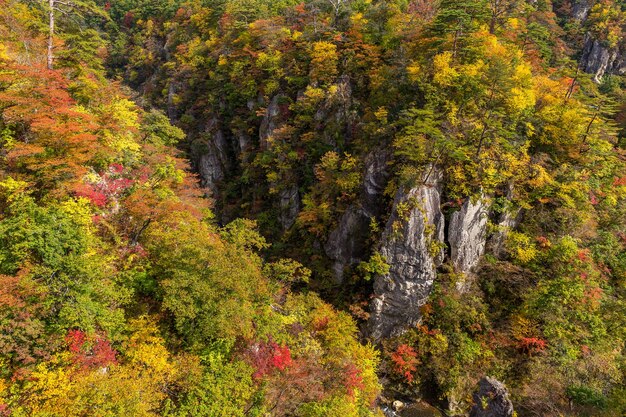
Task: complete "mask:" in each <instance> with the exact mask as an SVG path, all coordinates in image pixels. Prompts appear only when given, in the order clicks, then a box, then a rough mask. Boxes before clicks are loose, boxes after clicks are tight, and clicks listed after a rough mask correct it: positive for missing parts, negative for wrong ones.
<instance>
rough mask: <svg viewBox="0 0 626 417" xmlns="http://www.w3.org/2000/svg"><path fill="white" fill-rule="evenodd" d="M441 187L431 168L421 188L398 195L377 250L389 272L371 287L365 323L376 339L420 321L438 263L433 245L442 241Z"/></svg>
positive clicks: (436, 174) (438, 255) (439, 256)
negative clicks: (371, 293) (383, 258)
mask: <svg viewBox="0 0 626 417" xmlns="http://www.w3.org/2000/svg"><path fill="white" fill-rule="evenodd" d="M441 182H442V173H441V172H440V171H439V170H437V169H433V170H432V172H430V175H427V178H425V180H424V181H423V183H422V184H421V185H419V186H417V187H413V188H411V189H410V190H408V191H407V190H404V189H401V190H399V191H398V193H397V194H396V197H395V199H394V204H393V212H392V215H391V217H390V218H389V221H388V222H387V225H386V227H385V231H384V233H383V237H382V244H381V247H380V253H381V254H382V255H383V256H384V257H385V258H386V260H387V263H388V264H389V266H390V269H389V273H388V274H386V275H382V276H378V277H376V279H375V282H374V295H375V298H374V300H373V301H372V305H371V316H370V321H369V330H370V336H371V337H372V339H374V340H379V339H381V338H384V337H389V336H395V335H397V334H400V333H402V331H404V330H405V329H406V328H407V327H408V326H411V325H414V324H416V323H417V322H418V321H419V319H420V311H419V308H420V306H422V305H423V304H424V303H425V302H426V300H427V298H428V296H429V295H430V292H431V290H432V285H433V281H434V280H435V277H436V274H437V273H436V266H437V265H438V263H440V262H441V254H440V253H434V252H435V251H434V247H433V245H432V243H433V241H443V239H444V237H443V233H444V216H443V214H442V213H441V208H440V206H441V197H440V194H441Z"/></svg>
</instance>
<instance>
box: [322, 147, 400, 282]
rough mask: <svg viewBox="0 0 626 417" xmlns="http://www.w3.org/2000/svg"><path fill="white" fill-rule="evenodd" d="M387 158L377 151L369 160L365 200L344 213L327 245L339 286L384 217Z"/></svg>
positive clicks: (361, 256)
mask: <svg viewBox="0 0 626 417" xmlns="http://www.w3.org/2000/svg"><path fill="white" fill-rule="evenodd" d="M387 158H388V155H387V153H386V152H376V153H372V154H371V155H369V157H368V158H367V159H366V162H365V173H364V175H363V186H362V192H361V198H360V200H359V202H358V203H357V204H353V205H352V206H350V207H348V209H347V210H346V211H345V213H343V215H342V216H341V218H340V219H339V224H338V225H337V227H336V228H335V229H334V230H333V231H332V232H331V233H330V235H329V236H328V240H327V241H326V243H325V244H324V252H325V253H326V255H327V256H328V257H329V258H330V259H331V260H333V261H334V263H333V272H334V275H335V280H336V282H337V283H341V282H342V281H343V275H344V270H345V268H346V267H348V266H353V265H356V264H357V263H359V262H361V261H362V260H363V258H364V257H365V255H366V252H367V239H368V237H369V225H370V221H371V219H372V217H375V216H377V215H378V214H380V196H381V195H382V193H383V190H384V188H385V184H386V182H387V177H388V173H387Z"/></svg>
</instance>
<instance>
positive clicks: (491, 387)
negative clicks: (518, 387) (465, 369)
mask: <svg viewBox="0 0 626 417" xmlns="http://www.w3.org/2000/svg"><path fill="white" fill-rule="evenodd" d="M478 387H479V388H478V392H476V393H475V394H474V396H473V398H474V406H473V407H472V409H471V411H470V417H512V416H513V403H512V402H511V400H510V399H509V393H508V391H507V389H506V387H505V386H504V384H502V383H501V382H500V381H498V380H496V379H494V378H490V377H484V378H483V379H481V380H480V382H479V383H478Z"/></svg>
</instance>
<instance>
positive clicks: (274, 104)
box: [259, 94, 284, 150]
mask: <svg viewBox="0 0 626 417" xmlns="http://www.w3.org/2000/svg"><path fill="white" fill-rule="evenodd" d="M283 99H284V96H282V95H280V94H277V95H275V96H274V97H273V98H272V100H271V101H270V103H269V104H268V106H267V109H265V115H264V116H263V120H261V125H260V126H259V147H260V148H261V150H265V149H267V147H268V143H267V139H268V138H269V137H270V136H272V133H273V132H274V130H275V129H276V128H277V127H278V126H279V124H280V119H281V117H280V101H281V100H283Z"/></svg>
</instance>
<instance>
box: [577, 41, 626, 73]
mask: <svg viewBox="0 0 626 417" xmlns="http://www.w3.org/2000/svg"><path fill="white" fill-rule="evenodd" d="M580 65H581V68H582V69H583V70H584V71H585V72H586V73H588V74H593V79H594V81H595V82H597V83H599V82H600V81H602V77H603V76H604V75H605V74H616V75H623V74H625V73H626V52H624V51H620V50H619V49H618V48H609V47H608V46H606V45H605V44H604V43H602V42H601V41H599V40H598V39H594V38H593V37H592V36H591V35H589V34H588V35H587V36H586V37H585V46H584V49H583V53H582V57H581V62H580Z"/></svg>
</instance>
